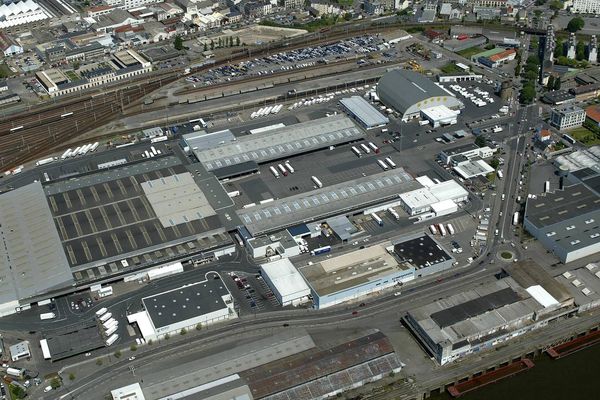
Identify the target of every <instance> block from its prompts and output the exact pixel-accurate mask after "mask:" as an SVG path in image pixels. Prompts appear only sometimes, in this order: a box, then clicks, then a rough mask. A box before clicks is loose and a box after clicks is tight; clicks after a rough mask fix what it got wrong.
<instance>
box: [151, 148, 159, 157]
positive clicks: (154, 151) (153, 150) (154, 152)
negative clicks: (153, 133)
mask: <svg viewBox="0 0 600 400" xmlns="http://www.w3.org/2000/svg"><path fill="white" fill-rule="evenodd" d="M150 150H151V151H152V155H157V154H158V152H157V151H156V149H155V148H154V146H150Z"/></svg>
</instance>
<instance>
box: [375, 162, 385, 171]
mask: <svg viewBox="0 0 600 400" xmlns="http://www.w3.org/2000/svg"><path fill="white" fill-rule="evenodd" d="M377 164H379V166H380V167H381V168H382V169H383V170H384V171H387V170H388V166H387V164H386V163H384V162H383V161H381V160H377Z"/></svg>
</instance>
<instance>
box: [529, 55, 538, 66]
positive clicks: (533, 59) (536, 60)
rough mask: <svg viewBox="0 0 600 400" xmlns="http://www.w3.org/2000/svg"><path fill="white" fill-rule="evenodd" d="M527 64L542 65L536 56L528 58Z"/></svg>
mask: <svg viewBox="0 0 600 400" xmlns="http://www.w3.org/2000/svg"><path fill="white" fill-rule="evenodd" d="M527 64H531V65H540V58H539V57H538V56H536V55H530V56H529V57H527Z"/></svg>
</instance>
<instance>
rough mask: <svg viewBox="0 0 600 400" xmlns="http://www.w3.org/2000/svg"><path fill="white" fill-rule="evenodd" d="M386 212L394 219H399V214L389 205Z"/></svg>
mask: <svg viewBox="0 0 600 400" xmlns="http://www.w3.org/2000/svg"><path fill="white" fill-rule="evenodd" d="M388 212H389V213H390V214H391V215H392V217H394V219H395V220H396V221H398V220H400V214H398V212H397V211H396V210H394V209H393V208H391V207H390V208H388Z"/></svg>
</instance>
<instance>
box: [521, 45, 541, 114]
mask: <svg viewBox="0 0 600 400" xmlns="http://www.w3.org/2000/svg"><path fill="white" fill-rule="evenodd" d="M539 73H540V59H539V57H538V56H537V55H531V56H529V57H527V61H526V63H525V67H524V68H523V73H522V74H521V77H522V78H523V79H524V82H523V87H522V88H521V93H519V101H520V102H521V103H522V104H531V103H533V101H534V100H535V97H536V90H535V83H536V81H537V79H538V76H539Z"/></svg>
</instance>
